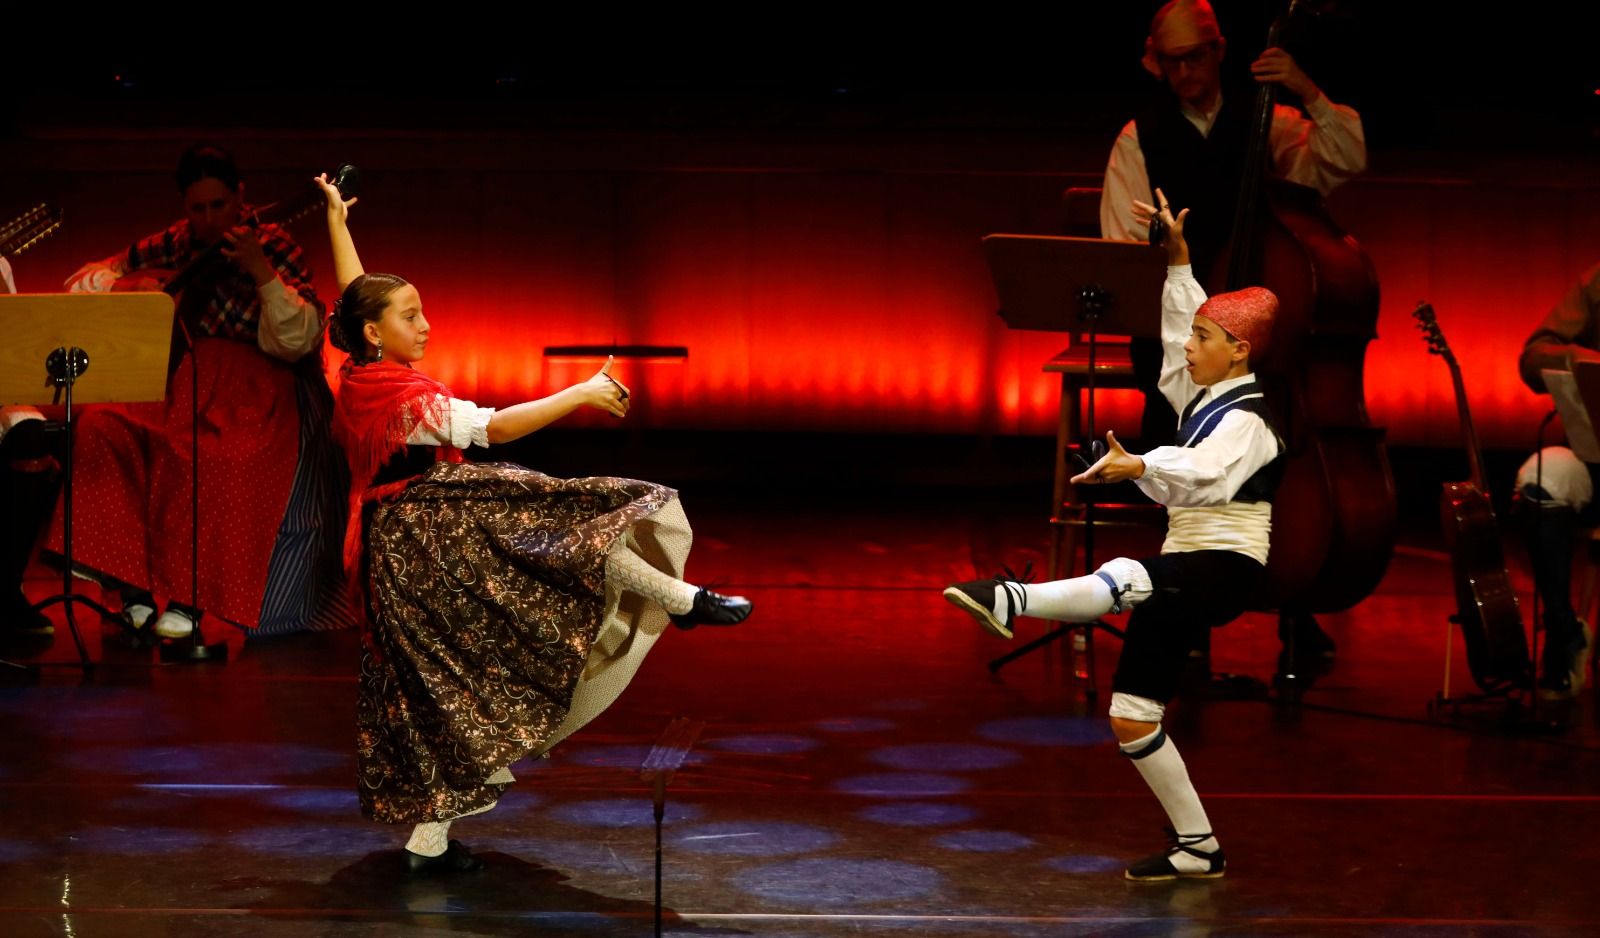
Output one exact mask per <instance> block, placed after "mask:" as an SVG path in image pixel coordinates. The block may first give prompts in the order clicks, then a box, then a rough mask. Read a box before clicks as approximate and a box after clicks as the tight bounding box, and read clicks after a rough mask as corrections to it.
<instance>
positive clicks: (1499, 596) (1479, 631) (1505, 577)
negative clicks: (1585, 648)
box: [1439, 482, 1532, 694]
mask: <svg viewBox="0 0 1600 938" xmlns="http://www.w3.org/2000/svg"><path fill="white" fill-rule="evenodd" d="M1439 520H1440V523H1441V524H1442V526H1443V528H1444V540H1445V544H1446V545H1448V547H1449V549H1450V571H1451V574H1452V576H1453V578H1454V580H1455V591H1456V621H1457V622H1459V623H1460V625H1461V637H1462V639H1463V640H1464V642H1465V643H1466V646H1467V667H1468V668H1469V669H1470V670H1471V671H1472V679H1473V680H1474V681H1476V682H1477V684H1478V686H1479V687H1481V688H1483V690H1484V692H1486V693H1490V694H1494V693H1501V692H1504V691H1506V690H1511V689H1514V688H1520V687H1527V686H1528V685H1529V683H1530V682H1531V681H1530V679H1531V676H1532V675H1531V670H1532V669H1531V661H1530V660H1529V657H1528V642H1527V639H1526V637H1525V636H1524V635H1523V631H1522V610H1521V609H1520V608H1519V607H1518V605H1517V594H1516V592H1515V591H1513V590H1512V588H1511V575H1510V574H1509V573H1507V572H1506V559H1505V554H1504V552H1503V551H1502V549H1501V546H1500V530H1499V526H1498V525H1497V524H1496V523H1495V517H1494V509H1493V508H1492V507H1491V506H1490V504H1489V497H1488V496H1487V495H1485V494H1484V493H1483V492H1482V491H1480V490H1479V489H1478V487H1477V486H1475V485H1473V484H1472V483H1471V482H1447V483H1445V486H1444V491H1443V492H1442V493H1441V494H1440V496H1439Z"/></svg>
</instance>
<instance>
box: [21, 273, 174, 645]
mask: <svg viewBox="0 0 1600 938" xmlns="http://www.w3.org/2000/svg"><path fill="white" fill-rule="evenodd" d="M172 312H173V307H172V297H170V296H168V295H167V294H165V293H49V294H40V293H22V294H15V295H12V294H5V295H0V335H4V336H6V341H5V342H4V343H0V405H3V404H36V405H46V404H58V403H61V402H62V401H61V396H62V395H63V394H64V395H65V403H66V412H65V416H64V420H63V424H64V425H65V427H66V444H65V447H64V449H65V452H64V456H63V460H62V462H63V475H64V476H65V484H64V492H65V496H64V501H63V503H62V505H63V508H62V544H61V546H62V552H63V553H64V554H65V555H66V565H65V567H64V568H63V570H62V574H61V593H60V594H59V595H57V596H52V597H50V598H49V599H46V600H44V601H42V602H40V603H38V604H36V608H44V607H45V606H49V605H52V604H54V603H58V602H59V603H61V607H62V610H63V612H64V613H65V616H66V620H67V625H68V627H69V628H70V629H71V631H72V638H73V641H74V642H75V643H76V644H77V648H78V662H79V664H80V666H81V667H82V668H83V669H84V671H86V672H87V671H89V670H91V669H92V667H93V665H92V664H91V663H90V661H89V653H88V650H87V649H86V648H85V647H84V644H83V636H82V634H81V633H80V632H79V631H78V620H77V617H76V616H75V615H74V612H73V605H74V604H75V603H81V604H83V605H86V606H89V607H90V608H92V609H94V610H95V611H96V612H98V613H100V614H101V615H102V616H105V617H106V618H108V619H115V616H113V614H112V613H111V612H110V611H109V610H107V609H106V608H105V607H103V606H101V605H100V604H99V603H97V602H95V601H94V600H92V599H89V598H88V597H87V596H81V595H78V594H76V593H74V592H73V591H72V456H73V452H72V450H73V440H72V433H73V420H72V406H73V404H87V403H136V402H144V401H160V400H163V399H164V398H165V397H166V394H167V357H168V353H169V351H170V349H171V346H172Z"/></svg>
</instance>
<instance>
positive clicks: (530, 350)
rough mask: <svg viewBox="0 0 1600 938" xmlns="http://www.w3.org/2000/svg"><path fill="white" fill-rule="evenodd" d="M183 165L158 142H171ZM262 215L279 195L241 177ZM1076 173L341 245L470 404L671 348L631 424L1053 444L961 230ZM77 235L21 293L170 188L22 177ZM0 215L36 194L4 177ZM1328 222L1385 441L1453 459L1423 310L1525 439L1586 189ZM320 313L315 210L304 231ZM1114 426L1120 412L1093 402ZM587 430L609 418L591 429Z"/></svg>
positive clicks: (560, 198) (634, 194)
mask: <svg viewBox="0 0 1600 938" xmlns="http://www.w3.org/2000/svg"><path fill="white" fill-rule="evenodd" d="M173 149H174V150H176V149H177V148H176V146H175V147H174V148H173ZM249 180H250V181H249V186H250V187H251V192H252V193H254V194H255V195H257V197H259V198H270V197H272V196H273V195H274V194H276V193H279V192H282V191H284V190H285V189H286V188H288V187H289V186H290V185H291V184H292V183H293V181H294V177H293V176H292V175H290V174H288V173H284V172H271V173H258V174H254V175H251V176H249ZM1090 181H1091V180H1088V179H1086V178H1084V177H1074V178H1071V179H1069V178H1068V177H1067V176H1064V175H1053V174H1034V173H1000V172H980V171H954V170H946V171H927V172H913V171H906V172H882V171H873V172H859V173H851V172H837V171H807V170H803V169H800V170H784V171H777V170H767V171H739V170H728V169H724V170H703V171H687V170H673V171H621V170H618V171H581V172H580V171H554V170H549V169H537V170H529V171H525V172H524V171H515V170H506V169H497V170H479V171H466V172H452V171H449V170H448V169H445V168H433V167H430V168H426V169H423V168H417V167H415V166H404V165H400V166H394V165H390V166H382V165H381V164H380V165H379V166H378V167H376V168H374V169H371V170H369V178H368V185H367V189H366V194H365V195H364V196H363V198H362V201H361V204H360V205H358V206H357V207H356V208H355V210H354V219H353V228H354V230H355V233H356V238H357V243H358V245H359V246H360V248H361V252H362V256H363V260H364V261H365V263H366V266H367V268H368V269H370V270H387V271H392V272H395V273H399V274H401V275H403V276H405V277H407V278H409V279H411V280H413V281H414V282H415V283H416V284H417V285H418V287H419V289H420V290H421V293H422V297H423V304H424V308H425V310H426V311H427V314H428V316H429V319H430V320H431V322H432V324H433V329H434V333H435V335H434V341H433V343H432V344H431V345H430V349H429V355H428V359H427V361H426V362H425V365H424V367H425V368H426V369H427V370H428V371H429V372H430V373H432V374H433V375H435V376H436V377H438V378H440V379H442V380H444V381H445V382H447V383H449V384H450V385H451V386H452V387H454V389H455V390H456V391H457V393H459V394H461V395H462V396H466V397H472V398H476V399H478V400H480V401H484V402H489V403H508V402H512V401H515V400H521V399H525V398H529V397H534V396H538V395H542V394H545V393H549V392H551V391H553V390H556V389H558V388H559V387H562V386H564V385H565V384H568V383H571V382H573V381H576V380H579V379H581V378H582V377H585V376H586V375H587V374H588V373H590V371H592V368H593V367H594V366H593V365H590V364H583V363H563V362H547V361H546V360H545V358H544V356H543V354H542V351H543V349H544V347H545V346H547V345H571V344H610V343H617V344H624V345H625V344H660V345H684V346H687V347H688V349H689V356H688V359H687V361H684V362H681V363H656V364H640V363H624V364H622V365H621V366H620V367H619V368H618V369H617V375H618V377H620V378H621V379H622V380H624V381H626V382H628V383H629V384H631V385H632V386H633V388H634V389H635V391H636V392H637V398H636V400H637V402H638V403H637V406H636V409H635V412H634V416H633V417H632V418H631V420H632V422H633V423H634V424H635V425H640V426H647V427H686V428H728V429H744V428H761V429H792V430H851V431H884V432H946V433H975V432H992V433H1001V434H1009V433H1034V434H1044V433H1050V432H1053V428H1054V419H1055V408H1056V388H1057V385H1056V382H1055V380H1054V378H1053V377H1051V376H1047V375H1044V374H1042V373H1041V372H1040V371H1039V366H1040V365H1041V364H1042V363H1043V362H1044V361H1045V360H1046V359H1048V358H1049V357H1050V356H1051V355H1053V354H1054V353H1056V352H1057V351H1059V350H1060V349H1061V347H1062V346H1063V345H1064V341H1063V337H1062V336H1059V335H1053V334H1049V333H1020V332H1013V331H1010V330H1007V329H1006V328H1005V327H1004V324H1003V323H1001V322H1000V321H999V319H998V318H997V317H996V316H995V313H994V306H995V301H994V297H993V294H992V291H991V288H990V285H989V281H988V275H987V271H986V269H985V266H984V263H983V258H982V254H981V252H980V249H979V244H978V239H979V238H980V237H981V236H982V235H983V234H985V233H987V232H991V231H1012V232H1042V233H1050V232H1053V231H1055V230H1056V228H1057V226H1058V224H1059V216H1058V204H1059V203H1058V199H1059V192H1060V189H1061V188H1062V187H1063V185H1065V184H1067V183H1068V182H1074V183H1076V184H1084V183H1085V182H1090ZM46 184H48V185H47V186H46V187H47V188H50V189H51V191H54V192H57V193H59V195H58V198H59V200H60V201H62V202H63V203H64V207H65V208H66V209H67V212H68V228H67V230H66V231H64V232H63V234H62V235H61V236H59V237H57V238H55V239H52V240H51V241H49V242H47V243H45V244H44V245H43V246H41V247H40V248H39V249H37V250H35V251H33V252H31V253H30V254H28V255H26V256H24V257H22V258H19V259H17V261H16V267H17V273H18V280H19V284H20V286H21V288H22V289H24V290H48V289H53V288H56V287H57V286H58V285H59V284H60V283H61V281H62V279H63V278H64V277H65V276H66V275H67V274H69V273H70V272H71V271H72V270H73V269H75V268H76V266H77V265H78V264H80V263H82V262H83V261H85V260H88V259H91V258H95V257H99V256H102V255H105V254H108V253H110V252H111V251H113V250H114V249H116V248H118V247H119V246H121V245H124V244H126V243H127V242H129V241H130V240H131V239H133V238H134V237H136V236H138V235H141V234H143V233H145V232H147V231H149V230H153V229H155V228H157V227H159V226H160V224H161V223H162V222H164V221H166V220H168V219H170V218H171V217H172V216H173V214H174V212H175V210H176V199H175V198H173V196H172V194H171V192H170V183H169V182H167V177H166V171H165V168H164V167H163V168H162V169H161V170H160V171H159V172H158V171H155V170H150V171H147V172H146V171H140V172H134V171H121V172H104V173H97V172H94V171H91V170H90V169H89V168H80V169H76V170H74V171H71V172H60V173H57V174H55V175H54V176H52V177H48V178H46V179H44V180H43V181H42V182H39V185H46ZM0 196H4V198H5V201H4V202H3V203H0V213H9V212H11V211H13V210H16V209H20V208H21V207H23V206H24V205H25V204H26V201H27V200H28V199H29V198H30V197H31V196H30V193H29V186H27V185H24V184H23V182H22V181H19V180H18V179H16V178H9V179H7V180H5V181H4V183H3V184H0ZM1334 208H1335V212H1336V214H1337V215H1338V217H1339V218H1340V220H1341V221H1342V222H1343V223H1344V225H1345V227H1346V228H1347V229H1348V230H1350V231H1351V232H1352V233H1353V234H1355V235H1356V236H1357V238H1358V239H1360V240H1361V241H1362V243H1363V244H1364V245H1365V246H1366V247H1367V249H1368V251H1369V252H1370V253H1371V255H1372V257H1373V260H1374V262H1375V263H1376V265H1377V268H1378V271H1379V275H1380V280H1381V283H1382V290H1383V307H1382V315H1381V319H1380V323H1379V339H1378V340H1377V341H1376V342H1375V343H1373V345H1372V346H1371V349H1370V353H1369V358H1368V371H1367V396H1368V403H1369V407H1370V409H1371V412H1372V416H1373V418H1374V421H1375V422H1376V423H1379V424H1382V425H1386V426H1388V427H1389V428H1390V438H1391V440H1392V441H1394V442H1395V443H1399V444H1427V445H1440V446H1452V445H1454V444H1455V441H1456V436H1455V409H1454V403H1453V400H1452V397H1451V393H1450V387H1449V382H1448V379H1447V375H1446V373H1445V370H1444V366H1443V364H1442V362H1440V361H1439V360H1437V359H1435V358H1432V357H1430V356H1429V355H1428V354H1427V353H1426V350H1425V348H1424V346H1423V344H1422V342H1421V341H1420V340H1419V339H1418V337H1417V333H1416V331H1415V329H1414V328H1412V326H1411V324H1410V318H1409V313H1410V311H1411V309H1412V307H1413V306H1414V305H1415V302H1416V301H1417V300H1419V299H1424V298H1426V299H1428V300H1430V301H1432V302H1433V304H1434V306H1435V307H1436V309H1437V311H1438V314H1439V319H1440V322H1441V325H1442V326H1443V328H1444V330H1445V333H1446V336H1447V337H1448V338H1449V340H1450V341H1451V343H1452V345H1453V346H1454V347H1455V350H1456V352H1457V354H1458V356H1459V357H1460V359H1461V364H1462V367H1463V369H1464V371H1465V373H1466V377H1467V382H1468V385H1469V389H1470V392H1471V395H1472V405H1473V409H1474V413H1475V414H1476V415H1477V418H1478V421H1479V426H1480V431H1481V433H1482V435H1483V438H1484V442H1485V444H1486V445H1489V446H1504V447H1517V448H1520V447H1524V446H1527V445H1530V444H1531V436H1532V427H1533V426H1534V424H1535V423H1536V422H1537V419H1538V417H1539V416H1540V415H1541V414H1542V413H1543V408H1544V407H1545V404H1544V401H1543V399H1540V398H1536V397H1535V396H1534V395H1532V394H1531V393H1529V392H1528V391H1527V390H1526V389H1525V388H1523V386H1522V385H1521V383H1520V381H1519V380H1518V379H1517V376H1516V371H1515V360H1516V355H1517V351H1518V349H1519V348H1520V346H1521V343H1522V341H1523V339H1524V338H1525V337H1526V335H1527V334H1528V332H1529V331H1530V329H1531V328H1532V327H1533V325H1534V323H1535V322H1536V321H1537V320H1538V318H1539V317H1540V316H1541V315H1542V314H1543V312H1544V311H1545V310H1546V309H1548V308H1549V306H1550V305H1551V304H1552V303H1553V302H1554V301H1555V299H1556V298H1557V296H1558V295H1559V294H1560V293H1561V292H1562V290H1563V289H1565V287H1566V286H1567V285H1568V283H1569V282H1571V281H1572V280H1573V279H1574V278H1575V277H1576V276H1577V275H1578V273H1579V272H1580V271H1582V270H1583V269H1584V268H1585V267H1586V266H1587V265H1588V264H1590V263H1592V262H1595V261H1600V233H1597V232H1596V231H1594V230H1593V228H1592V226H1591V225H1590V224H1589V222H1588V220H1589V219H1591V218H1593V217H1595V216H1596V214H1597V212H1596V210H1597V209H1600V197H1597V194H1596V192H1595V191H1594V190H1587V189H1586V190H1576V191H1574V190H1568V189H1559V190H1558V189H1542V188H1539V187H1538V186H1537V185H1533V184H1527V185H1510V184H1507V185H1499V186H1493V187H1485V186H1477V187H1472V186H1466V185H1455V184H1445V183H1435V182H1393V181H1383V180H1381V179H1380V180H1371V179H1369V180H1363V181H1361V182H1358V183H1356V184H1353V185H1351V186H1349V187H1347V188H1346V189H1345V190H1342V191H1341V192H1340V193H1338V194H1337V195H1336V198H1335V203H1334ZM297 232H298V235H299V237H300V239H301V240H302V242H303V243H304V244H305V245H306V246H307V249H308V251H309V252H310V254H311V258H312V261H313V264H314V265H315V267H316V270H317V274H318V282H319V284H321V285H322V287H323V288H324V294H325V295H326V296H327V297H329V299H330V300H331V298H332V295H333V281H332V270H331V266H330V261H329V258H328V252H327V247H326V238H325V235H324V234H323V232H322V231H321V230H320V219H319V218H316V217H313V218H311V219H309V220H308V221H307V222H304V223H302V224H301V225H300V226H299V228H298V229H297ZM1102 403H1103V405H1104V408H1105V409H1104V410H1103V411H1102V421H1103V422H1105V423H1107V424H1108V425H1109V426H1111V427H1131V425H1133V424H1134V423H1135V420H1136V413H1137V407H1138V403H1137V401H1136V400H1135V399H1134V398H1132V397H1131V396H1130V395H1129V394H1127V393H1120V394H1118V393H1110V394H1107V395H1105V396H1104V397H1103V398H1102ZM582 419H583V420H584V421H586V422H588V423H590V424H592V425H595V426H604V425H607V421H605V420H604V419H603V418H602V417H601V416H600V415H598V414H595V415H591V416H588V417H585V418H582Z"/></svg>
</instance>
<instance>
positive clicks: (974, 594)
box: [944, 561, 1033, 638]
mask: <svg viewBox="0 0 1600 938" xmlns="http://www.w3.org/2000/svg"><path fill="white" fill-rule="evenodd" d="M1000 570H1001V571H1002V572H1000V573H997V574H995V575H994V576H992V577H990V578H989V579H987V580H973V581H972V582H971V583H957V584H955V585H954V586H951V587H947V588H946V589H945V591H944V598H945V599H947V600H949V601H950V603H951V605H954V606H956V607H957V608H959V609H961V610H962V611H964V612H966V613H967V614H968V615H970V616H972V617H973V618H974V619H977V620H978V624H979V625H981V626H983V627H984V629H985V630H987V631H989V632H990V633H992V634H994V635H998V636H1000V637H1001V638H1010V637H1011V623H1013V622H1015V621H1016V619H1017V615H1018V614H1019V613H1021V612H1024V611H1026V610H1027V608H1028V594H1027V593H1025V592H1024V591H1023V589H1022V585H1023V584H1024V583H1029V582H1032V580H1033V563H1032V562H1031V561H1030V562H1029V563H1028V564H1027V566H1024V567H1023V568H1022V576H1020V577H1019V576H1017V575H1016V574H1015V573H1012V572H1011V568H1010V567H1001V568H1000ZM1002 589H1003V590H1005V591H1006V617H1005V619H1004V620H1003V621H1002V620H1001V619H1000V618H999V617H998V616H996V615H995V614H994V596H995V590H1002Z"/></svg>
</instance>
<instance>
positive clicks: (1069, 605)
mask: <svg viewBox="0 0 1600 938" xmlns="http://www.w3.org/2000/svg"><path fill="white" fill-rule="evenodd" d="M1022 591H1023V594H1024V595H1025V596H1026V597H1027V603H1026V606H1025V608H1024V609H1019V610H1018V614H1019V615H1025V616H1033V617H1034V618H1035V619H1049V620H1051V621H1053V622H1093V621H1094V620H1096V619H1098V618H1100V617H1101V616H1103V615H1105V614H1106V613H1108V612H1110V611H1111V605H1112V603H1111V587H1109V586H1107V585H1106V581H1105V580H1102V579H1100V578H1099V577H1097V576H1092V575H1091V576H1077V577H1073V578H1072V579H1070V580H1052V581H1051V582H1049V583H1024V584H1022ZM994 601H995V605H996V606H999V607H1000V608H999V609H997V610H995V617H996V618H998V619H999V620H1000V621H1001V622H1004V621H1005V615H1006V608H1007V605H1008V604H1009V603H1010V602H1011V599H1010V597H1009V596H1007V595H1006V591H1005V590H1003V589H997V590H995V591H994Z"/></svg>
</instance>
